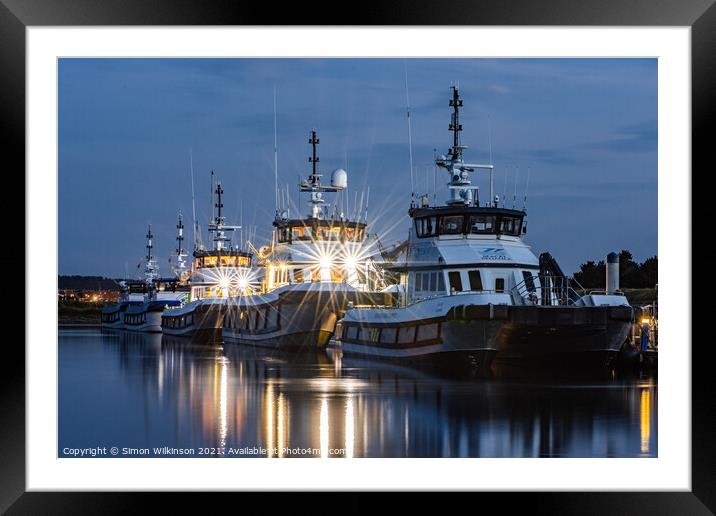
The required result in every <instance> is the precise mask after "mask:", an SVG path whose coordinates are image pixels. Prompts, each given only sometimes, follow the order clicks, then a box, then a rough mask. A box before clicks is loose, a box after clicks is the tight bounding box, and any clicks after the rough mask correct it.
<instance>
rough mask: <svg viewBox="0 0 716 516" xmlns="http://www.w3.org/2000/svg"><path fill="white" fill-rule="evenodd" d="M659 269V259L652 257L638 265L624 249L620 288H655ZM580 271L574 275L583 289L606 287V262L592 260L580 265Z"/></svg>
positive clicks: (620, 263) (621, 257)
mask: <svg viewBox="0 0 716 516" xmlns="http://www.w3.org/2000/svg"><path fill="white" fill-rule="evenodd" d="M658 268H659V259H658V257H656V256H652V257H651V258H647V259H646V260H644V261H643V262H641V263H637V262H635V261H634V259H633V256H632V254H631V253H630V252H629V251H627V250H626V249H624V250H622V251H621V252H620V253H619V287H620V288H654V287H656V284H657V282H658ZM579 269H580V270H579V272H576V273H574V279H576V280H577V281H578V282H579V283H580V284H581V285H582V286H583V287H585V288H599V287H604V284H605V274H606V265H605V263H604V260H600V261H598V262H594V261H591V260H590V261H588V262H585V263H583V264H582V265H580V266H579Z"/></svg>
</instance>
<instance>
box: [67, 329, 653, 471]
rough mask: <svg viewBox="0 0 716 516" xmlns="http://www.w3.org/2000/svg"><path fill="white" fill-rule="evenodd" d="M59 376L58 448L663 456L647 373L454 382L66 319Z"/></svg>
mask: <svg viewBox="0 0 716 516" xmlns="http://www.w3.org/2000/svg"><path fill="white" fill-rule="evenodd" d="M59 382H60V385H59V449H60V453H59V455H60V456H62V455H63V454H62V449H63V448H65V447H70V448H85V447H94V446H106V447H111V446H118V447H119V448H123V447H127V448H149V450H150V452H149V455H154V454H155V453H154V452H153V448H155V447H162V446H168V447H174V448H194V449H195V450H196V452H195V453H197V454H198V449H199V448H217V449H219V451H217V450H209V454H210V456H217V455H219V456H222V451H221V450H222V449H223V456H239V457H246V456H256V455H254V454H249V455H247V450H246V449H247V447H248V448H251V449H253V448H254V447H255V448H256V450H258V451H261V449H262V448H263V449H265V453H262V454H259V455H261V456H264V457H265V456H269V457H290V456H301V457H306V456H315V457H654V456H657V428H656V421H657V401H658V396H657V384H656V380H655V379H650V378H636V377H632V378H622V379H620V378H618V375H617V376H615V377H608V378H605V379H590V380H589V381H580V382H574V381H569V382H564V381H562V382H555V381H553V380H551V381H545V380H544V379H537V380H529V381H528V380H525V379H519V378H517V379H515V378H500V377H496V378H492V379H470V380H454V379H453V380H450V379H445V378H438V377H435V376H432V375H431V374H428V373H427V372H424V371H420V370H415V369H411V368H406V367H395V366H390V365H387V364H383V363H375V362H366V361H355V360H354V361H352V360H351V359H350V358H349V357H343V358H342V359H341V358H340V357H333V356H330V355H329V354H325V353H318V354H314V355H308V356H296V355H281V354H278V353H272V352H269V351H260V350H253V349H246V348H243V347H241V346H236V345H229V344H227V345H226V346H222V345H217V344H213V345H212V344H192V343H189V342H188V341H186V340H182V339H177V338H171V337H167V336H162V335H150V334H133V333H125V332H118V333H101V332H98V331H97V330H86V331H82V330H71V331H64V330H61V331H60V338H59ZM229 449H234V450H235V451H237V452H238V455H229V452H228V450H229ZM254 451H255V450H254Z"/></svg>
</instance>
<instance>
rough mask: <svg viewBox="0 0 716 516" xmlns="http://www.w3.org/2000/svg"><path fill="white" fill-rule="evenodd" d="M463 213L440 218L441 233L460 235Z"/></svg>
mask: <svg viewBox="0 0 716 516" xmlns="http://www.w3.org/2000/svg"><path fill="white" fill-rule="evenodd" d="M462 223H463V216H462V215H450V216H447V217H441V218H440V234H441V235H459V234H461V233H462Z"/></svg>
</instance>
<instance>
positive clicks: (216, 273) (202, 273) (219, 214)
mask: <svg viewBox="0 0 716 516" xmlns="http://www.w3.org/2000/svg"><path fill="white" fill-rule="evenodd" d="M215 193H216V199H217V202H216V204H214V205H213V208H216V212H215V216H214V218H213V220H212V223H211V224H209V228H208V230H209V232H210V233H211V234H212V235H213V237H212V248H211V249H205V248H204V247H203V245H201V243H196V244H195V249H194V252H193V262H192V266H191V270H190V271H187V274H186V278H187V279H186V283H187V288H188V295H187V297H186V298H184V299H183V300H182V302H181V303H180V304H178V306H174V307H169V308H167V309H166V310H164V311H163V312H162V314H161V329H162V331H163V332H164V333H166V334H167V335H177V336H192V335H196V334H203V335H205V336H212V335H215V334H219V333H221V328H222V324H223V320H224V314H225V313H226V302H227V299H228V298H229V297H230V296H236V295H238V293H239V292H244V291H246V289H248V288H250V281H251V275H252V272H251V262H252V258H253V255H252V254H251V253H250V252H248V251H243V250H241V249H239V248H237V247H235V246H233V245H231V238H230V237H229V236H227V233H231V232H233V231H235V230H237V229H239V228H240V226H231V225H227V224H226V217H225V216H224V215H223V207H224V205H223V203H222V195H223V193H224V190H223V188H222V186H221V183H217V185H216V190H215ZM180 235H181V233H180ZM181 252H183V251H182V246H181V240H179V245H178V251H177V253H181Z"/></svg>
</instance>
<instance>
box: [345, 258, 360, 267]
mask: <svg viewBox="0 0 716 516" xmlns="http://www.w3.org/2000/svg"><path fill="white" fill-rule="evenodd" d="M356 267H358V258H356V257H355V256H348V257H347V258H346V268H348V269H355V268H356Z"/></svg>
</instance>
